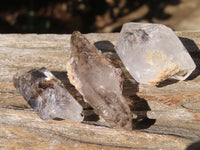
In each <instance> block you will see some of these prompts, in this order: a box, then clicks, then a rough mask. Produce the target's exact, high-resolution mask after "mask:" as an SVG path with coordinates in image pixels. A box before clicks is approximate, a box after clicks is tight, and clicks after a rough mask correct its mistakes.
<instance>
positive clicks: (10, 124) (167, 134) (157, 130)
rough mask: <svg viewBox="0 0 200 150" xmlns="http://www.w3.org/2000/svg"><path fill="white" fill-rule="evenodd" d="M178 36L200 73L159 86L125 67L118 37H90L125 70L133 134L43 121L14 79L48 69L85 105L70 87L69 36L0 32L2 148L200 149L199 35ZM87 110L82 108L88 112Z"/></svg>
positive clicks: (102, 124)
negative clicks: (142, 81) (141, 81)
mask: <svg viewBox="0 0 200 150" xmlns="http://www.w3.org/2000/svg"><path fill="white" fill-rule="evenodd" d="M176 33H177V35H178V36H179V37H180V38H181V40H182V42H183V43H184V45H185V46H186V47H187V49H188V51H189V52H190V54H191V56H192V57H193V59H194V61H195V63H196V64H197V69H196V70H195V72H194V73H193V74H192V75H191V77H189V79H188V80H186V81H182V82H176V81H170V80H169V81H166V82H164V83H162V84H160V85H159V86H158V87H155V86H148V85H142V84H137V83H136V82H135V80H134V79H132V78H131V77H130V75H129V74H128V73H127V71H126V70H125V69H124V66H123V64H122V63H121V61H120V60H119V58H118V56H117V54H116V53H115V51H114V45H115V44H116V41H117V39H118V36H119V34H118V33H109V34H95V33H93V34H87V35H86V37H87V38H88V39H89V40H90V41H91V42H92V43H94V44H95V45H96V46H97V47H98V48H99V49H100V50H101V51H102V52H103V53H104V55H105V56H106V57H107V58H108V59H109V60H110V61H111V62H112V63H113V65H115V66H117V67H121V68H122V70H123V73H124V77H125V83H124V91H123V94H124V95H125V97H126V98H127V101H128V103H129V106H130V107H131V110H132V112H133V117H134V120H133V131H131V132H128V131H123V130H116V129H109V128H106V127H105V126H106V123H105V122H104V121H103V120H101V119H100V121H96V122H94V121H91V120H89V121H85V122H84V123H74V122H67V121H55V120H53V121H43V120H41V119H40V118H39V117H38V116H37V115H36V114H35V113H34V112H33V111H32V109H31V108H30V106H29V105H28V104H27V103H26V101H25V100H24V99H23V98H22V96H20V95H19V94H18V93H17V91H16V90H15V88H14V86H13V83H12V77H13V75H14V74H15V73H16V71H17V70H18V69H21V68H24V67H47V68H48V69H49V70H50V71H52V72H53V73H54V74H55V75H56V76H57V77H58V78H59V79H61V80H62V81H63V82H64V83H65V85H66V88H68V89H69V90H70V91H71V92H72V93H73V95H74V96H75V97H76V98H77V100H78V101H80V102H81V101H82V98H81V96H80V95H79V93H77V92H76V91H75V90H74V88H73V87H72V86H71V85H70V84H69V81H68V79H67V75H66V62H67V58H68V53H69V48H70V47H69V41H70V35H55V34H49V35H48V34H45V35H37V34H22V35H21V34H6V35H3V34H1V35H0V58H1V59H0V116H1V120H0V126H1V128H0V148H1V149H13V148H16V149H50V148H52V149H74V148H77V149H95V148H96V149H111V148H112V149H130V148H131V149H159V148H162V149H185V148H187V147H188V148H190V147H191V144H194V145H195V142H197V143H196V145H197V146H198V144H199V143H198V141H199V139H200V92H199V91H200V76H199V75H200V71H199V70H200V68H199V66H200V65H199V64H200V63H199V62H200V55H199V54H200V51H199V47H200V32H176ZM81 103H82V102H81ZM88 107H89V106H88V105H86V104H84V108H85V109H87V108H88ZM88 111H90V110H88ZM90 113H93V112H90ZM88 124H89V125H88ZM97 125H98V126H97Z"/></svg>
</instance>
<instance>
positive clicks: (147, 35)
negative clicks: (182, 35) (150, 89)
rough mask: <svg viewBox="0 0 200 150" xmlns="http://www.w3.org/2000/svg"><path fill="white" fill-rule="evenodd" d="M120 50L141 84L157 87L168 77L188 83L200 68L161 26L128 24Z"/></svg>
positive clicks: (119, 43) (180, 44)
mask: <svg viewBox="0 0 200 150" xmlns="http://www.w3.org/2000/svg"><path fill="white" fill-rule="evenodd" d="M116 51H117V53H118V55H119V57H120V58H121V60H122V62H123V63H124V65H125V67H126V69H127V70H128V71H129V73H130V74H131V75H132V76H133V78H134V79H135V80H136V81H138V82H139V83H144V84H153V85H155V84H158V83H159V82H161V81H164V80H165V79H167V78H174V79H177V80H184V79H186V78H187V77H188V76H189V75H190V74H191V73H192V72H193V71H194V69H195V68H196V65H195V63H194V61H193V59H192V58H191V57H190V55H189V53H188V52H187V50H186V48H185V47H184V45H183V44H182V43H181V41H180V40H179V39H178V37H177V36H176V35H175V33H174V32H173V31H172V30H171V29H170V28H168V27H166V26H165V25H161V24H151V23H126V24H124V25H123V27H122V30H121V32H120V37H119V40H118V42H117V46H116Z"/></svg>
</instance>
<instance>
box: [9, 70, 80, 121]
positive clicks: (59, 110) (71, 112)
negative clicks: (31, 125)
mask: <svg viewBox="0 0 200 150" xmlns="http://www.w3.org/2000/svg"><path fill="white" fill-rule="evenodd" d="M13 82H14V86H15V87H16V89H17V91H18V92H19V93H20V94H21V95H22V96H23V97H24V99H25V100H26V101H27V102H28V103H29V104H30V105H31V107H32V108H33V109H34V111H36V112H37V114H38V115H39V117H40V118H41V119H44V120H50V119H65V120H69V121H76V122H81V121H82V120H83V116H82V111H83V108H82V106H81V105H80V104H79V103H78V102H77V101H76V100H75V99H74V98H73V97H72V95H71V94H70V93H69V92H68V91H67V89H65V87H64V85H63V84H62V83H61V81H60V80H58V79H57V78H56V77H55V76H54V75H53V74H52V73H51V72H50V71H48V70H47V69H46V68H44V67H43V68H34V69H33V68H24V69H22V70H19V71H18V72H17V73H16V74H15V75H14V77H13Z"/></svg>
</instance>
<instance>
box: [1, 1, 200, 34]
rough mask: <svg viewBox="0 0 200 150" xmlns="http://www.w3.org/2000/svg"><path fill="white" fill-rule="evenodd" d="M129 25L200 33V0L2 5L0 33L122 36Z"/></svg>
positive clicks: (54, 2)
mask: <svg viewBox="0 0 200 150" xmlns="http://www.w3.org/2000/svg"><path fill="white" fill-rule="evenodd" d="M126 22H153V23H162V24H165V25H168V26H170V27H171V28H172V29H173V30H176V31H177V30H200V0H2V1H0V33H57V34H63V33H72V32H73V31H74V30H79V31H81V32H82V33H89V32H119V31H120V29H121V26H122V24H123V23H126Z"/></svg>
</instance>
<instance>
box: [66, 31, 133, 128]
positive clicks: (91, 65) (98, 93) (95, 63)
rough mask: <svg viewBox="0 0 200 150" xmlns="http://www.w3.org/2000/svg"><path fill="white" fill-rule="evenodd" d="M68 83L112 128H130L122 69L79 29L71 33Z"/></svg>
mask: <svg viewBox="0 0 200 150" xmlns="http://www.w3.org/2000/svg"><path fill="white" fill-rule="evenodd" d="M67 72H68V77H69V79H70V82H71V83H72V84H73V85H74V86H75V87H76V89H77V90H78V91H79V92H80V93H81V94H82V95H83V97H84V100H85V101H86V102H88V103H89V104H90V105H91V106H92V107H93V108H94V110H95V112H96V113H97V114H99V115H100V116H102V117H103V118H104V119H105V121H107V122H108V123H109V125H110V126H111V127H115V128H123V129H128V130H131V129H132V116H131V112H130V109H129V106H128V105H127V102H126V100H125V98H124V97H123V95H122V82H123V80H122V77H121V70H120V69H117V68H114V67H113V66H112V65H111V64H110V63H109V62H108V61H107V60H106V59H105V58H104V57H103V55H102V54H101V53H100V52H99V51H98V50H97V49H96V47H95V46H94V45H92V44H90V42H89V41H88V40H87V39H86V38H85V37H84V36H83V35H82V34H81V33H80V32H78V31H75V32H73V34H72V36H71V56H70V61H69V62H68V64H67Z"/></svg>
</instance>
